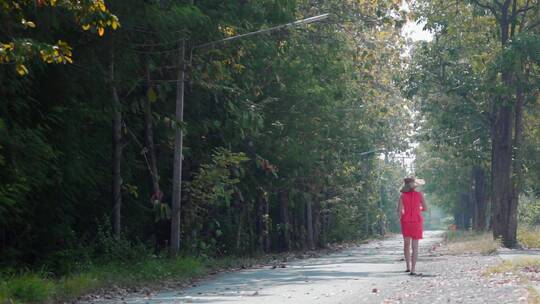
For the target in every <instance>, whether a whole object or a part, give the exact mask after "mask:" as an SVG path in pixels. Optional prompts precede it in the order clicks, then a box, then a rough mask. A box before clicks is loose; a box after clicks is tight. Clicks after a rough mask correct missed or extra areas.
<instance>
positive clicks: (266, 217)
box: [257, 189, 270, 253]
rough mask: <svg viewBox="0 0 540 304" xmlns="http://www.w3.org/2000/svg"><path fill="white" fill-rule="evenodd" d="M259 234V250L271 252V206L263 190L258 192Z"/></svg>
mask: <svg viewBox="0 0 540 304" xmlns="http://www.w3.org/2000/svg"><path fill="white" fill-rule="evenodd" d="M257 202H258V204H257V219H258V222H257V228H258V229H257V232H258V233H257V234H258V243H259V248H260V250H261V251H262V252H266V253H268V252H270V229H269V227H270V214H269V211H270V206H269V204H268V199H267V198H266V195H265V192H264V190H262V189H259V190H258V191H257Z"/></svg>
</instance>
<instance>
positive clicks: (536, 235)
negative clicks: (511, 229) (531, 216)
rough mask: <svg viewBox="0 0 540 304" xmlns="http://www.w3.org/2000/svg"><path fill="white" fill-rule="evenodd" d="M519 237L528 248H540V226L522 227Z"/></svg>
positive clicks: (519, 230) (520, 241) (521, 242)
mask: <svg viewBox="0 0 540 304" xmlns="http://www.w3.org/2000/svg"><path fill="white" fill-rule="evenodd" d="M517 238H518V242H519V243H520V244H521V245H523V246H524V247H526V248H540V226H537V227H520V228H519V229H518V233H517Z"/></svg>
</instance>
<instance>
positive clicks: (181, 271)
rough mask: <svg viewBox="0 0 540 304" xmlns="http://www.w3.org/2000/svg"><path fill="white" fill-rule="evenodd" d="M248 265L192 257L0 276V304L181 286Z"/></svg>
mask: <svg viewBox="0 0 540 304" xmlns="http://www.w3.org/2000/svg"><path fill="white" fill-rule="evenodd" d="M246 263H247V264H248V265H250V264H251V261H248V260H245V259H238V258H224V259H217V260H210V259H202V258H201V259H200V258H194V257H180V258H150V257H149V258H145V259H143V260H141V261H139V262H135V263H129V264H128V263H110V264H107V265H100V266H89V267H88V268H87V269H86V270H85V271H83V272H80V273H76V274H72V275H69V276H66V277H63V278H60V279H51V278H49V277H48V276H47V275H46V274H43V273H33V272H27V273H19V274H4V275H0V304H4V303H54V302H58V301H62V300H69V299H73V298H76V297H79V296H81V295H84V294H88V293H92V292H95V291H98V290H100V289H103V288H111V287H112V286H119V287H128V286H129V287H134V286H141V285H145V286H147V284H152V283H158V282H162V281H167V280H169V281H174V282H185V281H188V280H191V279H197V278H200V277H202V276H204V275H206V274H209V273H210V272H211V271H213V270H219V269H226V268H232V267H239V266H241V265H244V264H246Z"/></svg>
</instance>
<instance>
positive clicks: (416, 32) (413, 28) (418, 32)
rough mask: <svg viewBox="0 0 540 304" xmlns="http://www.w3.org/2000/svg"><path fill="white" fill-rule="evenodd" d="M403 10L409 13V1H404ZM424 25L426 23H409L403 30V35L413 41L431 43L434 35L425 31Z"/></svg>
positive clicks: (402, 3)
mask: <svg viewBox="0 0 540 304" xmlns="http://www.w3.org/2000/svg"><path fill="white" fill-rule="evenodd" d="M409 1H414V0H409ZM401 9H402V10H404V11H407V12H408V11H409V10H410V8H409V4H408V3H407V1H405V0H403V1H402V2H401ZM424 25H425V22H421V23H416V22H414V21H407V23H406V24H405V25H404V26H403V28H402V30H401V35H403V36H404V37H408V38H410V39H411V40H412V41H420V40H425V41H431V40H432V39H433V35H432V34H431V33H430V32H429V31H425V30H424V29H423V27H424Z"/></svg>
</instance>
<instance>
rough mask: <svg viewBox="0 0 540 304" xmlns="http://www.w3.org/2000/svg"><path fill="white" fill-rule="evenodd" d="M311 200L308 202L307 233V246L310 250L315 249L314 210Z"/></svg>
mask: <svg viewBox="0 0 540 304" xmlns="http://www.w3.org/2000/svg"><path fill="white" fill-rule="evenodd" d="M311 204H312V202H311V199H309V200H308V201H307V202H306V231H307V246H308V249H310V250H313V249H315V242H314V239H313V210H312V208H311Z"/></svg>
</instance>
